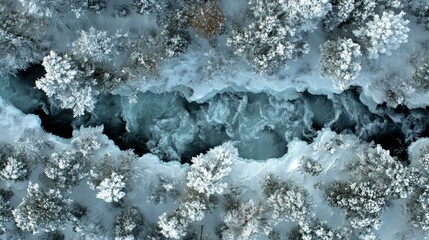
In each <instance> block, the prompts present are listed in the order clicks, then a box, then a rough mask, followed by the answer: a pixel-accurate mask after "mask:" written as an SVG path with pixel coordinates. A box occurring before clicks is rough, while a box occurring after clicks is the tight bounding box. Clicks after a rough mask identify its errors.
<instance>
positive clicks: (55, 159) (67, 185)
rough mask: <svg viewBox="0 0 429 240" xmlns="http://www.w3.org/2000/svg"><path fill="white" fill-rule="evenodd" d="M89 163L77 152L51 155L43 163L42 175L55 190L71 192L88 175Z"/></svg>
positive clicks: (66, 151)
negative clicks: (43, 174)
mask: <svg viewBox="0 0 429 240" xmlns="http://www.w3.org/2000/svg"><path fill="white" fill-rule="evenodd" d="M88 171H89V162H88V160H87V159H86V158H84V157H82V156H81V155H80V154H79V152H77V151H75V150H72V151H68V150H65V151H63V152H59V153H53V154H52V155H51V157H50V158H49V159H47V161H46V163H45V169H44V173H45V175H46V176H47V178H49V179H50V180H51V181H50V182H51V184H52V185H53V186H54V187H55V188H59V189H64V190H69V191H71V190H72V188H73V187H74V186H76V185H78V184H79V182H80V181H81V180H82V179H83V178H85V177H86V176H87V175H88Z"/></svg>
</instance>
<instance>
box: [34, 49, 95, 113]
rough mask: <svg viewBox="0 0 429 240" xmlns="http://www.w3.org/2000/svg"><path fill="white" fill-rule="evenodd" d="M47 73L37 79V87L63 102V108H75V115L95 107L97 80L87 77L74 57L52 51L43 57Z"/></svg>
mask: <svg viewBox="0 0 429 240" xmlns="http://www.w3.org/2000/svg"><path fill="white" fill-rule="evenodd" d="M42 64H43V66H44V67H45V70H46V75H45V76H44V77H43V78H41V79H38V80H37V81H36V87H37V88H39V89H42V90H43V91H44V92H45V93H46V95H47V96H48V97H54V98H55V99H58V100H59V101H60V102H61V107H62V108H69V109H72V110H73V114H74V116H79V115H83V114H84V112H85V111H88V112H91V111H92V109H94V104H95V101H96V100H95V97H96V96H97V95H98V92H97V91H96V90H95V89H94V86H95V84H96V83H95V81H94V80H92V79H88V78H87V77H85V74H84V72H82V71H81V70H79V69H78V67H77V66H76V64H75V63H74V62H73V61H72V59H71V58H70V57H69V56H68V55H67V54H65V55H64V56H60V55H57V54H56V53H55V52H52V51H51V53H50V54H49V55H48V56H46V57H45V58H44V59H43V63H42Z"/></svg>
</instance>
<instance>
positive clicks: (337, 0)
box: [323, 0, 355, 31]
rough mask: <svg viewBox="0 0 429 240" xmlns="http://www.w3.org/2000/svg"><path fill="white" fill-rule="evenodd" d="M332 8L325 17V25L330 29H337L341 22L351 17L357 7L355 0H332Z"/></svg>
mask: <svg viewBox="0 0 429 240" xmlns="http://www.w3.org/2000/svg"><path fill="white" fill-rule="evenodd" d="M330 2H331V5H332V8H331V10H330V11H329V12H328V14H327V15H326V18H325V19H324V22H323V24H324V27H325V29H326V30H328V31H332V30H334V29H336V28H337V27H338V26H339V25H340V24H341V23H343V22H344V21H346V20H347V19H348V18H350V16H351V13H352V11H353V9H354V8H355V1H354V0H331V1H330Z"/></svg>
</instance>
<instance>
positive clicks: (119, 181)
mask: <svg viewBox="0 0 429 240" xmlns="http://www.w3.org/2000/svg"><path fill="white" fill-rule="evenodd" d="M96 188H97V190H99V192H98V193H97V195H96V197H97V198H100V199H103V200H104V201H105V202H108V203H111V202H119V201H121V199H122V198H123V197H125V192H124V190H125V182H124V176H122V175H120V174H117V173H116V172H112V174H111V175H110V177H107V178H104V179H103V181H101V183H100V185H98V186H97V187H96Z"/></svg>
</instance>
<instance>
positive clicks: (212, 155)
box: [186, 142, 238, 197]
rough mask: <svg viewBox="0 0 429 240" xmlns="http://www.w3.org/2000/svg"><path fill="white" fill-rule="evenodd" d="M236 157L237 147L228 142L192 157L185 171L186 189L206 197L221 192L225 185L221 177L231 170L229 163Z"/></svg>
mask: <svg viewBox="0 0 429 240" xmlns="http://www.w3.org/2000/svg"><path fill="white" fill-rule="evenodd" d="M237 157H238V152H237V149H236V148H235V147H234V146H233V145H232V144H231V143H230V142H227V143H224V144H222V145H220V146H218V147H215V148H213V149H211V150H210V151H208V152H207V153H206V154H200V155H198V156H196V157H193V158H192V160H191V161H192V165H191V167H190V169H189V171H188V173H187V184H186V186H187V187H188V190H190V191H195V192H197V193H198V194H202V195H205V196H207V197H209V196H210V195H212V194H222V193H223V191H224V189H225V188H226V187H227V183H225V182H224V181H223V178H224V177H225V176H226V175H228V174H229V173H230V172H231V165H232V163H233V161H234V160H235V159H236V158H237Z"/></svg>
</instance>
